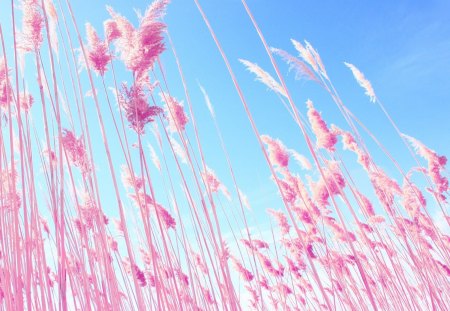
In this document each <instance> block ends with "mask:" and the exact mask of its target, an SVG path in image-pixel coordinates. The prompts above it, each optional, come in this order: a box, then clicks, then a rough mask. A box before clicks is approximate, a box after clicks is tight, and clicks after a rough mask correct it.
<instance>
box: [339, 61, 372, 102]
mask: <svg viewBox="0 0 450 311" xmlns="http://www.w3.org/2000/svg"><path fill="white" fill-rule="evenodd" d="M344 64H345V66H347V67H348V68H349V69H350V70H351V71H352V73H353V76H354V77H355V79H356V82H358V84H359V85H360V86H361V87H362V88H363V89H364V90H365V91H366V95H367V96H369V98H370V101H371V102H373V103H374V102H375V101H376V99H377V96H376V95H375V91H374V90H373V87H372V84H370V81H369V80H367V79H366V77H364V74H363V73H362V72H361V71H359V69H358V68H356V67H355V66H354V65H352V64H349V63H346V62H344Z"/></svg>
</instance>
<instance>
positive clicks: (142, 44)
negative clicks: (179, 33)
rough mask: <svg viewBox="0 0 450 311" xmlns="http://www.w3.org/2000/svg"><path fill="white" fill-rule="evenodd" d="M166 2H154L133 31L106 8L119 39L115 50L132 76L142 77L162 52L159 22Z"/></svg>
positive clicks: (162, 28)
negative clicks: (113, 22)
mask: <svg viewBox="0 0 450 311" xmlns="http://www.w3.org/2000/svg"><path fill="white" fill-rule="evenodd" d="M168 3H169V1H167V0H157V1H155V2H154V3H153V4H152V5H150V6H149V8H148V9H147V10H146V11H145V14H144V16H143V17H142V19H141V21H140V25H139V27H138V28H137V29H135V28H134V27H133V25H132V24H131V23H130V22H129V21H128V20H127V19H126V18H124V17H123V16H120V15H119V14H117V13H116V12H114V11H113V10H112V9H111V8H109V9H108V10H109V12H110V14H111V17H112V18H113V20H114V21H115V22H116V26H117V30H118V32H120V34H121V35H120V37H118V38H117V41H116V47H117V50H118V51H119V53H120V58H121V59H122V61H123V62H124V63H125V66H126V67H127V68H128V69H129V70H131V71H133V72H134V73H135V74H136V77H139V76H143V75H144V73H145V72H146V71H147V70H149V69H151V68H152V66H153V64H154V62H155V60H156V59H157V57H158V56H159V55H160V54H161V53H162V52H163V51H164V43H163V35H162V34H163V31H164V29H165V28H166V25H165V24H163V23H161V22H160V21H159V20H160V19H161V18H162V17H163V16H164V12H165V9H166V6H167V4H168Z"/></svg>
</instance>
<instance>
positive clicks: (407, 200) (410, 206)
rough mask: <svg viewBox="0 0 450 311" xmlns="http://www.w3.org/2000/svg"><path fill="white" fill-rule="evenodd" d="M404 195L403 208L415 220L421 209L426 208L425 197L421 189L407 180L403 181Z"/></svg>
mask: <svg viewBox="0 0 450 311" xmlns="http://www.w3.org/2000/svg"><path fill="white" fill-rule="evenodd" d="M402 194H403V200H402V203H403V207H404V208H405V210H406V211H407V212H408V214H409V215H410V216H411V217H413V218H415V217H416V216H417V213H419V211H420V209H421V207H424V208H425V206H426V204H427V202H426V200H425V197H424V196H423V194H422V192H421V191H420V190H419V188H418V187H417V186H416V185H414V184H413V183H412V182H411V181H408V180H407V179H405V180H404V181H403V186H402Z"/></svg>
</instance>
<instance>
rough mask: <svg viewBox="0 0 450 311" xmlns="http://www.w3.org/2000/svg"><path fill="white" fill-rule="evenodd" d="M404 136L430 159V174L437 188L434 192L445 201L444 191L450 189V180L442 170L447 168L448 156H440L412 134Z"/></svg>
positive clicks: (423, 155) (422, 154) (422, 155)
mask: <svg viewBox="0 0 450 311" xmlns="http://www.w3.org/2000/svg"><path fill="white" fill-rule="evenodd" d="M402 136H403V137H404V138H405V139H407V140H408V141H409V142H410V143H411V144H412V145H413V147H414V148H415V149H416V152H417V154H418V155H420V156H421V157H422V158H424V159H426V160H427V161H428V175H429V176H430V178H431V180H432V181H433V182H434V184H435V186H436V188H437V189H436V190H435V191H434V192H435V194H436V195H437V196H438V197H439V198H440V199H441V200H443V201H445V200H446V197H445V195H444V193H445V192H447V191H448V190H449V182H448V179H447V178H446V177H445V176H443V175H442V173H441V171H443V170H444V169H445V165H446V164H447V158H446V157H445V156H439V155H438V154H437V153H436V152H435V151H434V150H431V149H430V148H428V147H426V146H425V145H424V144H423V143H422V142H420V141H418V140H417V139H415V138H413V137H411V136H408V135H405V134H402Z"/></svg>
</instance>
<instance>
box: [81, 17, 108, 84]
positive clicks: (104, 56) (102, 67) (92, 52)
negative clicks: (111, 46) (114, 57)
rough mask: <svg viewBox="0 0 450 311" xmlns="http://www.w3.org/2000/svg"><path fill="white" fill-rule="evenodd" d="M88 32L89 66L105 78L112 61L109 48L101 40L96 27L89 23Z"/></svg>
mask: <svg viewBox="0 0 450 311" xmlns="http://www.w3.org/2000/svg"><path fill="white" fill-rule="evenodd" d="M86 32H87V39H88V44H89V51H88V60H89V64H90V65H91V66H92V68H93V69H94V70H95V72H97V73H99V74H100V75H101V76H103V75H104V74H105V72H106V70H107V66H108V63H109V62H110V61H111V55H110V54H109V51H108V47H107V45H106V43H105V42H103V41H102V40H100V38H99V37H98V34H97V32H96V31H95V29H94V27H92V25H91V24H89V23H87V24H86Z"/></svg>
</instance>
